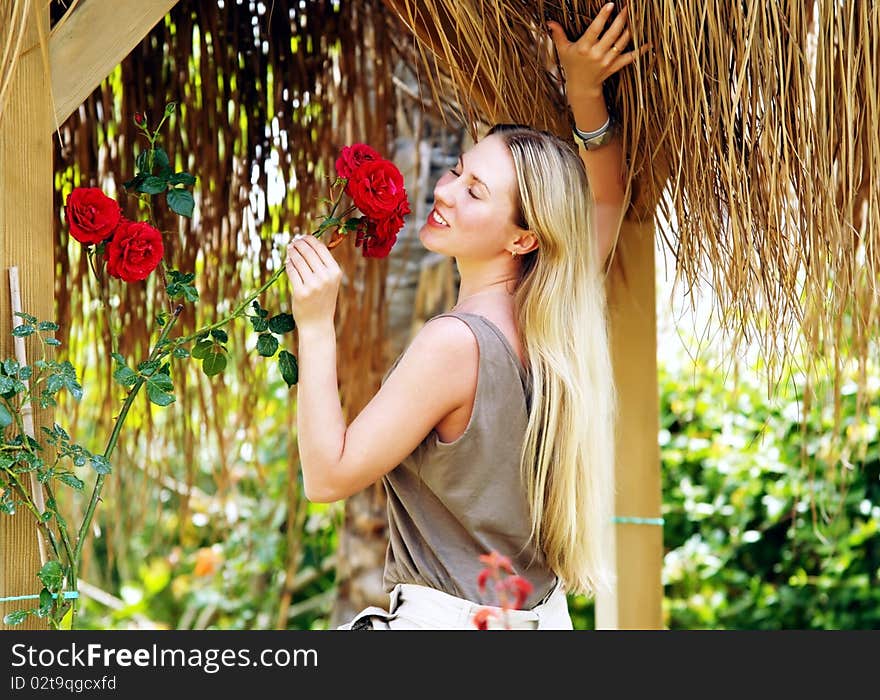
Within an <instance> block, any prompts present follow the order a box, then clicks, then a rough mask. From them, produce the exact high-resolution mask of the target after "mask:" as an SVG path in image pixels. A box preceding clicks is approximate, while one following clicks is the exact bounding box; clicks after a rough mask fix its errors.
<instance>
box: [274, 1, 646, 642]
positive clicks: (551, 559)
mask: <svg viewBox="0 0 880 700" xmlns="http://www.w3.org/2000/svg"><path fill="white" fill-rule="evenodd" d="M610 16H611V8H610V7H607V8H605V9H603V10H602V12H601V13H600V14H599V15H598V16H597V17H596V19H595V20H594V21H593V22H592V24H591V25H590V27H589V28H588V29H587V31H586V32H585V33H584V35H583V36H582V37H581V38H580V39H579V40H578V41H577V42H574V43H571V42H569V41H568V40H567V39H566V38H565V35H564V32H563V30H562V28H561V27H560V26H559V25H557V24H555V23H553V24H551V25H549V28H550V31H551V33H552V35H553V40H554V43H555V45H556V48H557V51H558V53H559V57H560V62H561V64H562V66H563V69H564V71H565V73H566V74H567V76H569V85H568V98H569V101H570V104H571V107H572V111H573V113H574V116H575V120H576V123H577V124H578V128H579V130H580V132H581V133H580V136H579V138H580V139H581V140H582V143H581V146H580V153H579V155H580V159H579V158H578V155H577V154H575V152H574V150H573V149H572V148H571V147H570V146H568V145H567V144H565V143H564V142H562V141H561V140H559V139H557V138H556V137H554V136H551V135H550V134H547V133H544V132H537V131H534V130H532V129H528V128H525V127H516V126H499V127H495V128H494V129H493V130H492V131H491V132H490V133H489V134H488V135H487V136H486V137H485V138H484V139H482V140H481V141H479V142H478V143H477V144H476V145H475V146H474V147H473V148H472V149H471V150H469V151H468V152H467V153H465V154H463V155H462V157H461V158H460V159H459V162H458V163H457V165H456V167H455V168H454V169H452V170H451V171H450V172H449V173H447V174H445V175H444V176H443V177H442V178H440V180H439V182H438V183H437V186H436V188H435V192H434V194H435V208H434V209H433V210H432V211H431V213H430V215H429V216H428V220H427V221H426V222H425V224H424V225H423V226H422V228H421V230H420V231H419V237H420V239H421V240H422V242H423V244H424V245H425V246H426V247H427V248H428V249H430V250H434V251H437V252H440V253H444V254H446V255H450V256H453V257H454V258H455V260H456V263H457V265H458V270H459V273H460V278H461V285H460V289H459V296H458V302H457V303H456V305H455V306H454V307H453V309H452V310H451V311H450V312H449V313H446V314H440V315H438V316H435V317H434V318H433V319H431V320H429V321H428V322H427V323H426V324H425V326H424V327H423V328H422V329H421V330H420V331H419V333H418V334H417V335H416V337H415V338H414V339H413V341H412V342H411V343H410V345H409V347H408V348H407V349H406V350H405V351H404V352H403V353H402V354H401V355H400V357H398V359H397V360H396V361H395V363H394V365H393V366H392V367H391V368H390V369H389V371H388V373H387V374H386V375H385V378H384V380H383V384H382V386H381V388H380V390H379V392H378V393H377V394H376V396H375V397H374V398H373V399H372V400H371V401H370V403H369V404H368V405H367V406H366V407H365V408H364V410H363V411H362V412H361V413H360V415H358V417H357V418H356V419H355V420H354V421H353V422H352V424H351V425H350V426H346V425H345V422H344V420H343V417H342V411H341V408H340V404H339V399H338V385H337V380H336V354H335V349H336V337H335V330H334V323H333V316H334V311H335V306H336V296H337V291H338V287H339V282H340V278H341V271H340V269H339V266H338V265H337V264H336V262H335V261H334V259H333V257H332V256H331V254H330V252H329V250H328V249H327V247H326V246H325V245H324V244H323V243H322V242H320V241H319V240H317V239H315V238H314V237H313V236H304V237H300V238H298V239H297V240H295V241H294V242H292V243H291V244H290V246H289V248H288V258H287V272H288V276H289V278H290V282H291V285H292V289H293V302H292V303H293V312H294V316H295V317H296V319H297V325H298V328H299V365H300V376H299V384H298V397H297V400H298V410H297V420H298V430H299V451H300V458H301V464H302V470H303V480H304V485H305V491H306V496H307V497H308V498H309V499H310V500H313V501H320V502H331V501H335V500H339V499H342V498H346V497H348V496H350V495H352V494H354V493H356V492H358V491H360V490H361V489H363V488H365V487H367V486H369V485H370V484H372V483H374V482H375V481H377V480H379V479H382V480H383V483H384V485H385V488H386V492H387V495H388V515H389V532H390V541H389V547H388V553H387V559H386V567H385V585H386V588H387V589H388V590H389V592H390V594H391V600H390V606H389V610H387V611H386V610H384V609H381V608H368V609H366V610H364V611H363V612H361V613H360V614H359V615H358V616H357V617H356V618H355V619H354V620H353V621H352V622H351V623H349V624H348V625H343V626H342V629H450V628H471V629H473V628H474V624H473V616H474V614H475V613H476V611H477V610H478V609H479V608H480V607H482V605H481V603H483V602H486V603H497V602H498V601H495V600H491V599H490V600H483V596H482V592H481V590H480V586H479V585H478V577H479V573H480V570H481V569H482V568H483V564H482V563H481V562H480V560H479V557H480V555H483V554H487V553H489V552H491V551H495V552H498V553H500V554H501V555H503V556H506V557H509V559H510V561H511V563H512V565H513V568H514V569H515V570H516V573H517V574H518V575H520V576H522V577H524V578H525V579H526V580H527V581H528V582H529V584H530V585H531V592H530V594H529V595H527V596H526V598H525V601H524V605H523V606H522V607H523V609H522V610H517V611H513V612H509V613H508V614H507V616H506V618H505V617H503V616H502V615H501V611H500V610H495V611H494V612H497V613H498V616H497V617H496V618H495V625H497V626H509V627H513V628H540V629H551V628H556V629H571V627H572V624H571V618H570V616H569V614H568V608H567V602H566V592H582V593H588V594H592V593H595V591H596V590H597V589H598V588H599V587H600V586H603V585H606V584H607V583H608V578H609V576H608V574H607V571H606V567H605V565H604V560H603V555H602V547H601V543H602V540H603V538H604V534H603V533H604V530H605V528H606V527H608V526H610V525H609V524H610V500H611V499H610V493H609V491H610V488H609V486H610V483H611V471H612V469H613V442H614V438H613V420H612V415H613V404H614V398H613V395H614V392H613V386H612V374H611V365H610V359H609V353H608V343H607V335H606V330H605V299H604V285H603V274H602V263H603V261H604V260H605V258H606V257H607V255H608V253H609V251H610V249H611V245H612V242H613V238H614V235H615V231H616V228H617V225H618V221H619V218H620V213H621V208H622V206H623V199H624V193H623V184H622V177H621V171H622V152H621V147H620V143H619V140H618V139H617V138H616V137H613V136H612V135H613V132H609V130H608V129H607V127H608V126H609V124H608V113H607V111H606V108H605V103H604V100H603V98H602V82H603V81H604V79H605V78H606V77H607V76H608V75H611V74H613V73H614V72H615V71H617V70H620V69H621V68H622V67H624V66H625V65H628V64H629V63H631V62H632V61H633V60H635V58H636V56H637V55H638V54H639V53H641V52H640V51H631V52H627V53H624V52H622V51H620V49H619V47H623V46H625V45H626V43H627V42H628V41H629V30H628V28H627V27H626V11H625V10H624V11H623V12H621V13H620V14H619V15H618V16H617V18H616V19H615V20H614V21H613V22H609V19H610ZM606 25H608V26H607V29H606ZM584 166H586V167H584ZM588 192H589V193H591V195H592V196H589V194H588Z"/></svg>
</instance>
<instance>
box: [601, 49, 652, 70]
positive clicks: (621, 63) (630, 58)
mask: <svg viewBox="0 0 880 700" xmlns="http://www.w3.org/2000/svg"><path fill="white" fill-rule="evenodd" d="M652 46H653V44H645V45H644V46H640V47H639V48H637V49H633V50H632V51H627V52H626V53H625V54H623V56H621V57H620V58H618V59H617V61H616V62H615V63H614V65H613V66H612V71H611V72H612V73H616V72H617V71H619V70H620V69H621V68H625V67H626V66H628V65H629V64H630V63H635V62H636V60H638V59H639V58H640V57H641V56H644V55H645V54H646V53H648V51H650V50H651V47H652Z"/></svg>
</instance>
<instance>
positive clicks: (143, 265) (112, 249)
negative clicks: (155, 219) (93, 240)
mask: <svg viewBox="0 0 880 700" xmlns="http://www.w3.org/2000/svg"><path fill="white" fill-rule="evenodd" d="M105 254H106V256H107V272H109V273H110V275H112V276H113V277H116V278H118V279H121V280H122V281H124V282H140V281H141V280H145V279H146V278H147V277H149V275H150V273H151V272H152V271H153V270H155V269H156V266H157V265H158V264H159V262H160V261H161V260H162V256H163V255H164V254H165V246H164V244H163V243H162V234H161V233H159V231H157V230H156V229H155V228H153V227H152V226H150V224H148V223H146V222H145V221H129V220H128V219H123V220H122V221H121V222H120V224H119V226H117V228H116V232H115V233H114V234H113V239H112V240H111V241H110V243H108V244H107V250H106V251H105Z"/></svg>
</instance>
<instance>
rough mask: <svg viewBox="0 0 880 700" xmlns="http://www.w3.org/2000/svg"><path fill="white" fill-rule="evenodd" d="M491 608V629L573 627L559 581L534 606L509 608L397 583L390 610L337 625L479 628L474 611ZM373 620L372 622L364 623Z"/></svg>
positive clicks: (371, 612)
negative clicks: (504, 609) (521, 608)
mask: <svg viewBox="0 0 880 700" xmlns="http://www.w3.org/2000/svg"><path fill="white" fill-rule="evenodd" d="M481 608H489V609H490V610H492V612H493V613H495V614H493V615H491V616H490V617H489V619H488V621H489V629H517V630H519V629H529V630H534V629H539V630H570V629H573V628H572V624H571V616H570V615H569V613H568V600H567V599H566V597H565V591H564V590H563V589H562V583H561V582H560V581H557V583H556V585H555V586H554V587H553V589H552V590H551V591H550V593H548V594H547V596H546V597H545V598H544V600H542V601H541V602H540V603H538V605H536V606H535V607H534V608H532V609H531V610H508V611H506V612H504V611H502V609H501V608H497V607H493V606H490V605H481V604H479V603H474V602H473V601H470V600H465V599H464V598H458V597H456V596H454V595H450V594H449V593H444V592H443V591H438V590H436V589H434V588H429V587H427V586H417V585H415V584H411V583H398V584H397V585H396V586H395V587H394V589H393V590H392V591H391V603H390V605H389V607H388V610H384V609H382V608H379V607H376V606H371V607H369V608H364V609H363V610H361V611H360V612H359V613H358V614H357V615H356V616H355V617H354V619H352V621H351V622H348V623H346V624H344V625H340V626H339V627H337V629H340V630H350V629H352V626H354V628H355V629H374V630H457V629H471V630H476V629H477V627H476V625H475V624H474V621H473V620H474V615H475V614H476V612H477V611H478V610H480V609H481ZM365 623H370V624H371V625H372V626H370V624H365Z"/></svg>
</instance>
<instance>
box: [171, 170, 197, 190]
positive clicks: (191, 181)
mask: <svg viewBox="0 0 880 700" xmlns="http://www.w3.org/2000/svg"><path fill="white" fill-rule="evenodd" d="M168 182H169V184H171V185H187V186H188V187H189V186H192V185H195V184H196V179H195V178H194V177H193V176H192V175H190V174H189V173H174V175H172V176H171V177H169V178H168Z"/></svg>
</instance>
